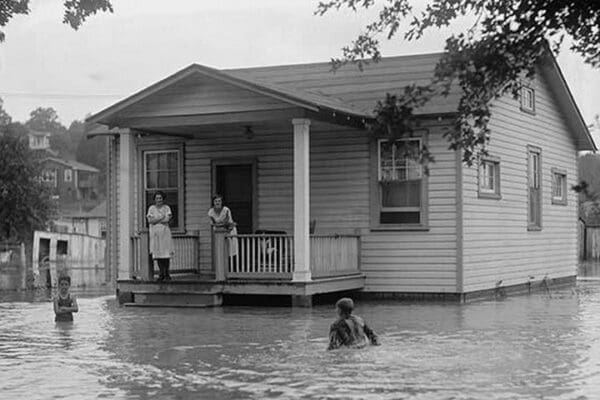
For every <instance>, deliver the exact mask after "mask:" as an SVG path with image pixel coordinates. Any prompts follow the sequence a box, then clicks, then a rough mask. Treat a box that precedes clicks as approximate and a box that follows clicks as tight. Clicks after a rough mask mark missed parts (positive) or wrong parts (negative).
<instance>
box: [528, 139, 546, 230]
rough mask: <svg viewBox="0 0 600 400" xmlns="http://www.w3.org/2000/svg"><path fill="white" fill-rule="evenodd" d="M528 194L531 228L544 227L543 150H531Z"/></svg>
mask: <svg viewBox="0 0 600 400" xmlns="http://www.w3.org/2000/svg"><path fill="white" fill-rule="evenodd" d="M528 159H529V168H528V186H529V189H528V192H529V199H528V200H529V207H528V213H527V214H528V215H527V220H528V223H529V228H536V229H537V228H541V227H542V199H541V197H542V196H541V195H542V191H541V150H539V149H538V148H530V149H529V156H528Z"/></svg>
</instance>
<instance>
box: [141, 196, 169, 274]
mask: <svg viewBox="0 0 600 400" xmlns="http://www.w3.org/2000/svg"><path fill="white" fill-rule="evenodd" d="M165 200H166V196H165V194H164V193H163V192H161V191H158V192H156V193H154V204H153V205H151V206H150V207H149V208H148V214H147V215H146V218H147V219H148V223H149V224H150V229H149V231H150V232H149V234H150V253H151V254H152V260H156V263H157V264H158V270H159V273H158V280H159V281H170V280H171V276H170V275H169V263H170V260H171V256H172V255H173V239H172V237H171V229H169V221H171V217H172V216H173V214H172V213H171V208H170V207H169V206H168V205H166V204H165V203H164V201H165Z"/></svg>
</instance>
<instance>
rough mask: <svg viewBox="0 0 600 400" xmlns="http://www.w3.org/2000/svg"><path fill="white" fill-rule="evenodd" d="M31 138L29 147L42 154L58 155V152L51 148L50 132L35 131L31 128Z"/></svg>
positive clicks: (28, 133) (29, 134)
mask: <svg viewBox="0 0 600 400" xmlns="http://www.w3.org/2000/svg"><path fill="white" fill-rule="evenodd" d="M27 138H28V139H29V148H30V149H31V150H33V151H34V152H35V153H36V154H38V155H40V156H53V157H56V156H57V155H58V152H56V151H54V150H52V149H51V148H50V132H42V131H35V130H32V129H30V130H29V131H28V132H27Z"/></svg>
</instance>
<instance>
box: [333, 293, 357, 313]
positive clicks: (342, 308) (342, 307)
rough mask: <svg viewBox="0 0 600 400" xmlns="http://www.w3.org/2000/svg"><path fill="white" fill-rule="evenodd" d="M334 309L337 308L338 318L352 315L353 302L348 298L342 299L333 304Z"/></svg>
mask: <svg viewBox="0 0 600 400" xmlns="http://www.w3.org/2000/svg"><path fill="white" fill-rule="evenodd" d="M335 307H336V308H337V311H338V314H339V315H340V316H346V317H347V316H349V315H350V314H352V310H354V301H352V299H351V298H349V297H343V298H341V299H339V300H338V301H337V303H335Z"/></svg>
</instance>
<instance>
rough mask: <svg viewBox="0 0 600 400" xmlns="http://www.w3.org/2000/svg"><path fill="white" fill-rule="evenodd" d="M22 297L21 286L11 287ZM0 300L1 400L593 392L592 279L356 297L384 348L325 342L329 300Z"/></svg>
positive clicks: (597, 370) (570, 395)
mask: <svg viewBox="0 0 600 400" xmlns="http://www.w3.org/2000/svg"><path fill="white" fill-rule="evenodd" d="M19 296H20V297H19ZM79 305H80V309H81V312H80V313H78V314H76V315H75V322H74V323H73V324H72V325H58V324H56V323H55V322H54V321H53V314H52V305H51V303H50V302H48V297H47V295H38V296H37V297H36V296H31V295H23V294H21V295H15V294H13V295H8V296H6V295H5V296H4V297H3V298H0V321H2V322H1V324H0V398H3V399H17V398H23V399H25V398H26V399H54V398H56V399H58V398H61V399H87V398H108V399H146V398H161V399H198V398H200V399H204V398H205V399H240V398H249V399H264V398H283V399H516V398H518V399H521V398H522V399H586V398H587V399H596V398H598V396H599V394H600V282H598V281H591V282H579V283H578V284H577V286H576V287H574V288H571V289H563V290H554V289H553V290H551V291H550V293H545V294H535V295H531V296H521V297H509V298H506V299H504V300H500V301H484V302H478V303H473V304H467V305H457V304H432V303H420V304H419V303H399V302H381V301H380V302H361V303H359V304H358V306H357V313H358V314H360V315H362V316H363V317H365V319H367V321H368V322H369V323H370V325H371V326H372V327H373V328H374V329H375V330H376V331H377V332H378V333H379V334H380V337H381V342H382V343H383V345H382V346H380V347H368V348H365V349H361V350H340V351H333V352H327V351H325V350H324V349H325V347H326V346H327V338H326V335H327V331H328V328H329V324H330V323H331V322H332V319H333V317H334V312H333V309H332V306H331V305H327V306H317V307H314V308H312V309H290V308H259V307H223V308H209V309H167V308H123V307H119V306H118V305H117V304H116V302H115V300H114V296H106V295H100V293H91V294H90V295H89V296H85V294H84V295H83V297H81V296H80V299H79Z"/></svg>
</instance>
